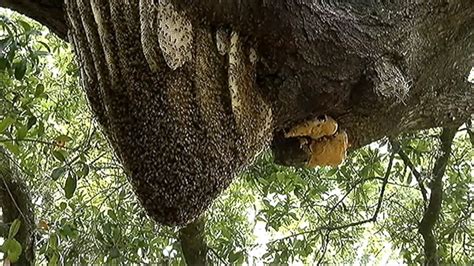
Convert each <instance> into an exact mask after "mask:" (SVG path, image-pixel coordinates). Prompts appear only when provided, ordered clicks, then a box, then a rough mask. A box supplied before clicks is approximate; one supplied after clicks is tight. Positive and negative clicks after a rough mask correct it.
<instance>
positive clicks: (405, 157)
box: [390, 140, 428, 209]
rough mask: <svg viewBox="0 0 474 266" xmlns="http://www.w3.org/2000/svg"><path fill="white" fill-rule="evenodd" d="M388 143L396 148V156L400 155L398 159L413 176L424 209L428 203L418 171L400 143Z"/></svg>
mask: <svg viewBox="0 0 474 266" xmlns="http://www.w3.org/2000/svg"><path fill="white" fill-rule="evenodd" d="M390 143H391V144H392V146H394V147H397V150H398V155H400V158H401V159H402V161H403V163H404V164H405V165H407V166H408V168H410V171H411V172H412V174H413V175H414V176H415V179H416V182H417V183H418V186H419V188H420V192H421V196H422V197H423V202H424V207H425V209H426V203H427V202H428V196H427V194H428V192H427V191H426V188H425V185H424V184H423V177H422V175H421V174H420V172H418V170H416V167H415V165H414V164H413V162H412V161H411V160H410V157H408V155H407V154H406V153H405V151H403V149H402V147H401V145H400V142H399V141H397V140H392V141H390Z"/></svg>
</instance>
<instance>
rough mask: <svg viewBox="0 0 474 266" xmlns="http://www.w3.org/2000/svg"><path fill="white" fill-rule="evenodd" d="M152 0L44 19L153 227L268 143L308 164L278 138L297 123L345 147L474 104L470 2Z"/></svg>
mask: <svg viewBox="0 0 474 266" xmlns="http://www.w3.org/2000/svg"><path fill="white" fill-rule="evenodd" d="M29 1H32V0H29ZM29 1H28V0H22V1H20V2H29ZM13 2H15V1H13ZM13 2H12V1H2V3H1V4H0V5H3V6H9V7H13V8H17V10H18V11H20V12H22V11H23V12H25V13H27V14H30V12H29V11H28V10H26V8H25V7H18V5H14V4H13ZM33 2H34V1H33ZM42 2H44V3H46V2H48V1H46V0H44V1H42ZM53 2H54V1H53ZM158 2H159V3H158ZM158 2H157V1H153V0H140V1H125V0H117V1H106V0H93V1H89V0H68V1H66V8H65V9H66V13H65V14H62V16H60V15H57V16H53V18H49V19H53V20H54V23H49V21H46V20H42V21H43V22H44V23H46V25H47V26H48V25H49V26H51V27H53V26H54V25H55V23H57V21H62V20H63V19H64V17H67V21H68V23H69V25H70V41H71V42H72V43H73V45H74V47H75V51H76V54H77V56H78V60H79V65H80V66H81V71H82V81H83V84H84V89H85V90H86V92H87V95H88V97H89V100H90V104H91V106H92V109H93V111H94V112H95V114H96V115H97V117H98V120H99V121H100V123H101V124H102V125H103V127H104V130H105V132H106V134H107V136H108V137H109V138H110V140H111V143H112V144H113V145H114V147H115V150H116V152H117V153H118V154H119V156H120V157H121V159H122V161H123V164H124V166H125V168H126V169H127V171H128V174H129V176H130V177H131V178H130V179H131V181H132V183H133V184H134V187H135V188H136V191H137V194H138V196H139V198H140V199H141V201H142V203H143V205H144V207H145V208H146V209H147V210H148V212H149V213H150V214H151V215H152V216H153V217H154V218H155V219H156V220H157V221H159V222H161V223H165V224H185V223H187V222H189V221H191V220H192V219H194V218H196V217H197V216H198V215H199V214H200V213H202V211H203V210H205V209H206V208H207V206H209V204H210V202H211V201H212V200H213V199H214V198H215V197H217V195H218V194H219V193H220V192H221V191H222V190H223V189H225V188H226V187H227V186H228V185H229V184H230V182H231V180H232V178H233V176H234V175H235V173H237V172H238V171H240V170H241V169H243V168H244V167H245V166H247V165H248V164H249V163H251V160H252V158H254V156H255V155H256V154H257V153H258V152H260V151H261V150H263V149H265V148H266V147H268V146H269V145H270V144H272V149H273V151H274V154H275V160H276V161H277V162H279V163H282V164H289V165H298V164H300V163H301V162H302V161H305V160H307V159H308V158H307V155H306V154H305V152H304V151H302V150H301V149H300V147H299V143H298V142H297V141H295V140H293V139H285V138H284V137H283V134H282V133H283V131H284V130H286V129H288V128H290V127H292V126H294V125H296V124H298V123H301V122H302V121H304V120H306V119H308V118H311V117H314V116H318V115H322V114H327V115H330V116H332V117H333V118H335V119H336V120H337V121H338V122H339V126H340V128H343V129H345V130H346V131H347V132H348V135H349V141H350V143H351V145H352V148H354V149H355V148H358V147H360V146H362V145H365V144H367V143H370V142H372V141H375V140H378V139H380V138H382V137H384V136H393V135H397V134H399V133H401V132H406V131H412V130H418V129H425V128H431V127H437V126H448V125H451V124H453V123H458V121H466V120H467V119H469V117H470V116H471V114H472V113H473V112H474V90H473V84H470V83H468V82H467V76H468V74H469V71H470V69H471V67H472V62H473V59H474V53H473V51H474V40H473V38H474V34H473V31H474V29H473V28H472V26H471V25H473V24H474V15H473V14H474V4H472V0H454V1H445V0H429V1H421V2H420V1H392V2H390V1H382V2H380V1H379V2H377V1H331V2H324V1H323V2H315V1H312V0H311V1H310V0H299V1H295V0H281V1H272V2H271V3H270V2H269V1H265V0H203V1H191V0H170V1H168V2H171V3H168V2H167V3H164V2H163V1H158ZM43 6H47V5H43ZM53 6H54V5H53ZM56 7H57V6H56ZM53 10H56V9H52V10H51V14H56V13H54V12H53ZM38 12H39V11H38ZM41 12H46V13H47V10H44V9H42V10H41ZM30 15H31V14H30ZM32 16H34V15H32ZM37 17H38V16H37Z"/></svg>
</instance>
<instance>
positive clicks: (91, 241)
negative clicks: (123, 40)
mask: <svg viewBox="0 0 474 266" xmlns="http://www.w3.org/2000/svg"><path fill="white" fill-rule="evenodd" d="M447 131H448V130H447V129H445V130H442V129H434V130H427V131H423V132H414V133H412V134H407V135H403V136H399V137H398V138H396V139H384V140H382V141H380V142H377V143H373V144H371V145H369V146H366V147H364V148H362V149H359V150H357V151H353V152H351V153H350V156H349V158H348V159H347V160H346V162H345V163H344V164H343V165H341V166H340V167H338V168H334V169H333V168H316V169H295V168H291V167H290V168H288V167H281V166H278V165H275V164H273V163H272V158H271V155H270V154H268V153H263V154H262V155H261V156H260V157H259V158H258V159H257V160H256V163H255V164H254V165H253V166H252V167H250V168H249V169H247V170H246V171H245V172H244V173H242V175H241V176H239V178H237V180H236V181H235V182H234V183H233V184H232V186H231V187H230V188H229V189H228V190H227V191H226V192H225V193H224V194H223V195H222V196H221V197H220V198H219V199H218V200H217V201H216V202H215V203H214V205H213V206H212V208H211V209H210V210H209V211H208V212H207V214H206V216H205V217H203V218H202V220H201V221H200V222H201V224H202V225H204V226H203V227H202V230H203V231H202V234H203V236H204V240H205V243H206V250H207V256H208V258H209V259H210V261H212V262H214V263H216V264H220V263H222V264H227V263H237V264H242V263H246V264H253V263H261V262H266V263H304V264H313V263H316V262H318V263H355V262H358V263H364V264H366V263H376V264H382V263H386V262H398V263H401V262H404V263H418V262H422V261H423V260H424V252H425V250H424V241H423V237H422V234H420V233H419V228H420V222H421V221H422V220H423V218H424V215H425V213H426V212H425V211H426V210H427V208H429V204H430V202H431V201H430V200H431V198H432V197H431V196H432V194H433V193H432V191H433V187H434V186H436V176H437V174H438V173H439V171H440V170H443V169H440V168H439V167H437V165H439V164H440V163H441V162H442V160H443V159H449V162H448V163H447V167H446V169H445V170H443V171H442V172H441V177H442V181H443V182H442V184H443V185H444V187H441V188H442V191H443V192H444V198H443V201H442V205H441V212H440V216H439V219H437V220H435V227H434V228H433V230H432V232H434V237H435V241H436V244H437V250H438V254H439V256H440V260H441V262H442V263H446V264H451V263H453V264H472V263H473V262H474V261H473V259H472V258H474V242H473V237H474V232H473V230H472V228H473V214H472V213H473V211H472V210H473V207H472V201H473V198H474V193H473V192H474V186H473V183H472V177H473V172H474V166H473V164H474V151H473V148H472V147H473V146H472V145H473V140H474V136H473V133H472V131H471V123H470V121H466V123H465V124H464V125H460V127H459V129H457V134H456V136H455V138H454V140H453V141H452V145H451V142H450V141H449V139H446V138H440V136H441V135H442V132H444V134H445V133H446V132H447ZM445 135H446V134H445ZM448 144H449V145H448ZM443 145H444V146H443ZM446 146H449V147H450V148H452V150H451V151H449V152H448V154H447V155H446V152H445V151H446V150H445V149H444V147H446ZM446 157H448V158H446ZM0 162H2V164H0V193H1V194H2V195H3V199H5V198H12V197H13V196H14V195H12V194H15V193H12V191H13V192H15V191H16V193H17V194H15V195H16V196H18V197H17V198H16V201H15V202H14V203H15V204H13V205H11V206H9V205H8V204H6V202H7V201H6V200H5V201H4V202H3V203H0V207H2V214H3V220H2V221H1V222H0V224H1V226H0V228H1V230H0V236H2V238H1V241H0V243H3V247H2V251H3V258H4V260H5V261H11V262H14V261H16V260H17V259H20V257H21V256H26V254H27V252H26V251H28V250H29V249H31V250H32V251H33V254H34V255H35V257H36V263H37V264H48V265H58V264H77V263H80V264H91V263H94V264H96V263H113V264H130V263H136V264H138V263H150V262H160V263H169V264H172V265H182V264H184V255H183V251H182V250H183V247H182V245H181V242H180V237H179V233H180V232H179V229H177V228H168V227H162V226H158V225H156V224H155V223H154V222H153V221H152V220H151V219H150V218H148V217H147V216H146V214H145V212H144V210H143V209H142V208H141V207H140V205H139V204H138V202H137V199H136V198H135V196H134V194H133V192H132V189H131V186H130V185H129V184H128V183H127V180H126V177H125V175H124V173H123V169H122V168H121V166H120V164H119V162H118V160H117V158H115V157H114V155H113V153H112V150H111V148H110V146H109V144H108V142H107V140H106V139H104V137H103V135H102V134H101V133H100V128H99V127H98V125H97V123H96V122H95V121H94V117H93V116H92V115H91V112H90V110H89V108H88V106H87V100H86V99H85V96H84V93H83V92H82V91H81V89H80V81H79V73H78V69H77V66H76V65H75V63H74V58H73V54H72V52H71V50H70V47H69V45H68V44H66V43H64V42H62V41H60V40H59V39H58V38H56V37H55V36H53V35H52V34H50V33H49V32H48V31H47V30H46V29H44V28H42V27H41V26H39V25H38V24H36V23H34V22H32V21H31V20H28V19H27V18H25V17H22V16H19V15H16V14H13V13H11V12H8V11H6V10H0ZM437 171H438V172H437ZM12 182H13V183H15V184H23V185H22V186H21V189H19V190H18V191H17V190H13V187H12ZM21 193H24V195H26V196H25V197H19V196H21V195H20V194H21ZM0 199H2V196H0ZM20 200H25V201H27V202H26V204H25V206H31V207H32V208H31V209H32V210H33V212H32V213H28V212H26V211H25V210H22V208H21V206H23V205H22V204H21V203H22V202H20ZM9 207H10V208H13V209H16V210H17V211H18V212H17V214H18V215H17V216H18V217H13V218H14V219H6V214H8V213H9V212H11V211H12V210H11V209H8V208H9ZM19 224H21V225H22V226H23V227H22V228H21V229H20V228H19ZM17 227H18V228H17ZM25 230H26V231H28V230H29V231H31V234H32V236H33V237H32V238H33V240H34V241H31V242H25V241H24V239H21V237H20V233H21V232H22V231H25ZM199 230H201V229H199ZM16 243H18V244H19V246H20V247H18V245H16ZM31 258H32V257H30V258H29V259H28V258H23V259H25V260H26V261H28V262H32V261H33V260H32V259H31Z"/></svg>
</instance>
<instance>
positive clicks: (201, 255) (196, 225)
mask: <svg viewBox="0 0 474 266" xmlns="http://www.w3.org/2000/svg"><path fill="white" fill-rule="evenodd" d="M205 223H206V222H205V218H204V216H203V217H200V218H198V219H197V220H196V221H194V222H192V223H190V224H188V225H187V226H186V227H184V228H182V229H181V230H179V240H180V241H181V249H182V250H183V254H184V259H185V260H186V263H187V265H206V264H207V251H208V249H209V248H208V246H207V244H206V241H205V240H204V227H205Z"/></svg>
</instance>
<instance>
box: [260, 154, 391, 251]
mask: <svg viewBox="0 0 474 266" xmlns="http://www.w3.org/2000/svg"><path fill="white" fill-rule="evenodd" d="M395 153H396V152H395V151H394V152H392V154H391V155H390V160H389V163H388V166H387V171H386V172H385V176H384V178H383V183H382V188H381V189H380V195H379V198H378V201H377V207H376V209H375V212H374V214H373V215H372V217H370V218H368V219H365V220H362V221H358V222H353V223H349V224H344V225H339V226H320V227H317V228H315V229H312V230H308V231H303V232H299V233H296V234H292V235H289V236H286V237H283V238H279V239H275V240H272V241H270V242H267V243H266V244H265V245H269V244H273V243H275V242H279V241H284V240H286V239H289V238H294V237H297V236H300V235H306V234H313V233H318V232H320V231H323V230H325V231H328V232H331V231H335V230H341V229H346V228H349V227H354V226H359V225H362V224H365V223H370V222H376V221H377V217H378V215H379V212H380V210H381V208H382V202H383V197H384V194H385V188H386V186H387V184H388V178H389V177H390V172H391V171H392V166H393V161H394V159H395Z"/></svg>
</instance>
